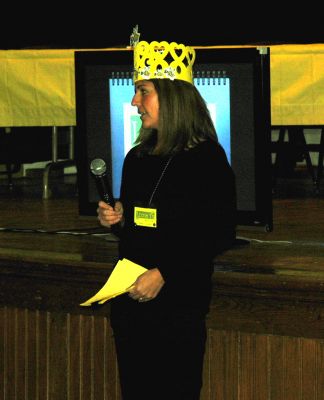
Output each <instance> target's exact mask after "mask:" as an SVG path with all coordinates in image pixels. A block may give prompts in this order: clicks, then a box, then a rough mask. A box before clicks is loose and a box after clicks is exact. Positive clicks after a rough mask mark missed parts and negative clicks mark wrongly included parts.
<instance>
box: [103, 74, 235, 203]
mask: <svg viewBox="0 0 324 400" xmlns="http://www.w3.org/2000/svg"><path fill="white" fill-rule="evenodd" d="M194 84H195V86H196V87H197V89H198V90H199V92H200V93H201V95H202V97H203V98H204V99H205V101H206V103H207V105H208V109H209V111H210V115H211V118H212V120H213V122H214V125H215V128H216V132H217V136H218V140H219V142H220V143H221V145H222V146H223V148H224V150H225V152H226V155H227V157H228V159H229V161H231V126H230V79H229V78H222V79H221V80H218V79H217V78H216V79H213V78H210V79H201V78H195V79H194ZM109 91H110V121H111V154H112V189H113V194H114V197H115V198H119V195H120V181H121V172H122V165H123V161H124V158H125V155H126V154H127V152H128V151H129V150H130V149H131V147H133V145H134V141H135V139H136V137H137V134H138V131H139V129H140V126H141V120H140V116H139V114H138V113H137V107H133V106H132V105H131V100H132V97H133V95H134V85H133V82H132V80H131V79H120V78H118V79H109Z"/></svg>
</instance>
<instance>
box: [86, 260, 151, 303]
mask: <svg viewBox="0 0 324 400" xmlns="http://www.w3.org/2000/svg"><path fill="white" fill-rule="evenodd" d="M145 271H147V269H146V268H144V267H142V266H141V265H139V264H136V263H134V262H132V261H130V260H128V259H127V258H123V259H122V260H119V261H118V262H117V264H116V265H115V268H114V269H113V271H112V273H111V274H110V276H109V278H108V280H107V282H106V283H105V284H104V286H103V287H102V288H101V289H100V290H99V292H97V293H96V294H95V295H94V296H92V297H91V298H90V299H89V300H87V301H85V302H84V303H81V304H80V306H91V304H93V303H98V304H103V303H105V302H106V301H107V300H109V299H112V298H113V297H116V296H118V295H120V294H123V293H126V292H128V291H129V289H130V287H131V286H132V284H133V283H134V282H135V281H136V279H137V278H138V277H139V276H140V275H141V274H142V273H143V272H145Z"/></svg>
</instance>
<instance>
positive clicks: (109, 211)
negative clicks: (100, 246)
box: [97, 201, 124, 228]
mask: <svg viewBox="0 0 324 400" xmlns="http://www.w3.org/2000/svg"><path fill="white" fill-rule="evenodd" d="M123 213H124V210H123V205H122V203H121V202H120V201H116V204H115V207H114V208H113V207H112V206H111V205H109V204H107V203H105V202H104V201H99V203H98V208H97V214H98V219H99V222H100V224H101V225H103V226H105V227H107V228H110V227H111V225H115V224H118V223H119V222H122V221H123Z"/></svg>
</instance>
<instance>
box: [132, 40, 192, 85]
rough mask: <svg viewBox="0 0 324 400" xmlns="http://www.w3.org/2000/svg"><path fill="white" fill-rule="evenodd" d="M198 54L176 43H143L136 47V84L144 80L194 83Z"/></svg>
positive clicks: (134, 77) (190, 48)
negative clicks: (194, 68) (154, 79)
mask: <svg viewBox="0 0 324 400" xmlns="http://www.w3.org/2000/svg"><path fill="white" fill-rule="evenodd" d="M195 58H196V52H195V50H194V49H193V48H192V47H189V46H185V45H184V44H178V43H175V42H172V43H167V42H156V41H154V42H151V43H148V42H145V41H143V40H142V41H141V42H138V43H136V44H135V47H134V76H133V80H134V82H136V81H139V80H143V79H153V78H158V79H171V80H174V79H180V80H183V81H186V82H189V83H193V75H192V66H193V64H194V62H195Z"/></svg>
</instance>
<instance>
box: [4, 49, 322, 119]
mask: <svg viewBox="0 0 324 400" xmlns="http://www.w3.org/2000/svg"><path fill="white" fill-rule="evenodd" d="M215 47H217V46H215ZM229 47H240V46H229ZM242 47H244V46H242ZM250 47H251V46H250ZM269 47H270V68H271V124H272V125H324V44H308V45H274V46H269ZM102 50H107V51H109V50H111V49H102ZM74 51H75V49H71V50H0V126H3V127H11V126H72V125H75V124H76V120H75V81H74V79H75V78H74Z"/></svg>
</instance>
